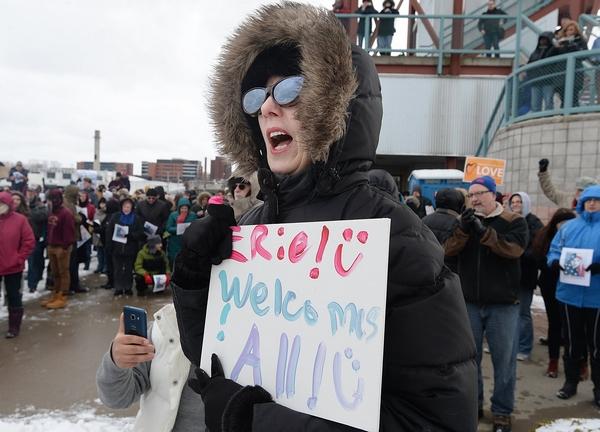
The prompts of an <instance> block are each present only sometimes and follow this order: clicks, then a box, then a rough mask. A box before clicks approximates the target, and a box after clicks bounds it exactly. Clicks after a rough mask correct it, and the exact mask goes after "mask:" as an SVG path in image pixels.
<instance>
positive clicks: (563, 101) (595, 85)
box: [476, 41, 600, 156]
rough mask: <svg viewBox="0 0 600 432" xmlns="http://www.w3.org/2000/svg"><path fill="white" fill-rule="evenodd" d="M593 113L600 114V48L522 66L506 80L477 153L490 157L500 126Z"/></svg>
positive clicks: (561, 55)
mask: <svg viewBox="0 0 600 432" xmlns="http://www.w3.org/2000/svg"><path fill="white" fill-rule="evenodd" d="M563 43H571V42H570V41H563ZM581 48H584V47H583V46H581ZM589 112H600V49H593V50H583V49H582V50H581V51H577V52H570V53H567V54H560V55H557V56H554V57H548V58H544V59H542V60H539V61H535V62H533V63H530V64H527V65H524V66H521V67H518V68H517V69H515V70H514V71H513V73H511V74H510V75H509V76H508V77H507V78H506V81H505V84H504V89H503V91H502V95H501V98H499V100H498V102H497V103H496V106H495V108H494V111H493V113H492V116H491V118H490V120H489V122H488V125H487V127H486V130H485V133H484V135H483V137H482V138H481V142H480V144H479V148H478V150H477V153H476V154H477V155H482V156H485V155H486V154H487V152H488V150H489V148H490V145H491V143H492V141H493V138H494V135H495V133H496V132H497V130H498V129H499V128H500V127H504V126H508V125H510V124H513V123H516V122H520V121H525V120H530V119H535V118H541V117H549V116H556V115H571V114H578V113H589Z"/></svg>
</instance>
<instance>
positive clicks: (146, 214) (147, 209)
mask: <svg viewBox="0 0 600 432" xmlns="http://www.w3.org/2000/svg"><path fill="white" fill-rule="evenodd" d="M135 213H136V214H137V215H138V216H140V218H141V219H142V226H143V225H144V223H145V222H150V223H151V224H153V225H156V226H157V227H158V230H157V231H156V234H157V235H162V233H163V232H164V231H165V225H166V224H167V220H168V219H169V215H170V214H171V207H170V206H169V204H168V203H166V202H164V201H161V200H158V199H157V200H156V201H155V202H154V204H150V203H149V202H148V201H146V200H144V201H142V202H139V203H138V204H137V205H136V206H135Z"/></svg>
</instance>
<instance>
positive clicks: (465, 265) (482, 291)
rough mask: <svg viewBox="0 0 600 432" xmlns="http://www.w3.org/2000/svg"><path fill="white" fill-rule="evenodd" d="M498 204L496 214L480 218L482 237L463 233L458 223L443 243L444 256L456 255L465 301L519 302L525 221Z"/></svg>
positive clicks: (525, 237)
mask: <svg viewBox="0 0 600 432" xmlns="http://www.w3.org/2000/svg"><path fill="white" fill-rule="evenodd" d="M497 205H498V206H499V207H497V213H498V214H497V215H495V216H491V217H487V218H485V219H482V223H483V225H484V226H485V227H487V231H486V232H485V233H484V234H483V236H481V237H478V236H477V235H476V234H473V233H465V232H464V231H463V230H462V229H461V228H460V226H459V227H457V228H456V230H454V233H453V234H452V237H450V238H449V239H448V241H446V244H445V248H446V255H450V256H455V255H458V274H459V275H460V280H461V283H462V289H463V292H464V295H465V300H466V301H467V302H468V303H474V304H477V305H488V304H515V303H517V301H518V300H517V299H518V289H519V285H520V281H521V263H520V258H521V255H523V252H524V251H525V248H526V247H527V242H528V229H527V222H525V219H524V218H522V217H521V216H519V215H518V214H516V213H512V212H509V211H506V210H504V211H502V210H501V206H500V204H497Z"/></svg>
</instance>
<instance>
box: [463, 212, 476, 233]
mask: <svg viewBox="0 0 600 432" xmlns="http://www.w3.org/2000/svg"><path fill="white" fill-rule="evenodd" d="M475 219H477V218H476V217H475V209H472V208H468V209H466V210H465V211H463V212H462V214H461V215H460V229H461V230H463V231H464V232H466V233H468V232H469V231H471V224H472V223H473V221H474V220H475Z"/></svg>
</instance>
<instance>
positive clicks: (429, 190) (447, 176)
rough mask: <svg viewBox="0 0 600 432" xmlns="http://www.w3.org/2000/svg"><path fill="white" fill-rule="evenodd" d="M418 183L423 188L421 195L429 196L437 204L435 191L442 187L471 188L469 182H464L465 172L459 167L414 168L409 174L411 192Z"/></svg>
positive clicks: (409, 189)
mask: <svg viewBox="0 0 600 432" xmlns="http://www.w3.org/2000/svg"><path fill="white" fill-rule="evenodd" d="M416 185H419V186H420V188H421V195H422V196H424V197H426V198H429V199H430V200H431V202H432V203H433V205H434V206H435V193H436V192H437V191H438V190H440V189H446V188H451V189H452V188H464V189H469V183H465V182H463V172H462V171H461V170H457V169H420V170H413V171H412V172H411V173H410V176H408V191H409V192H410V194H412V193H413V190H414V188H415V186H416Z"/></svg>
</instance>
